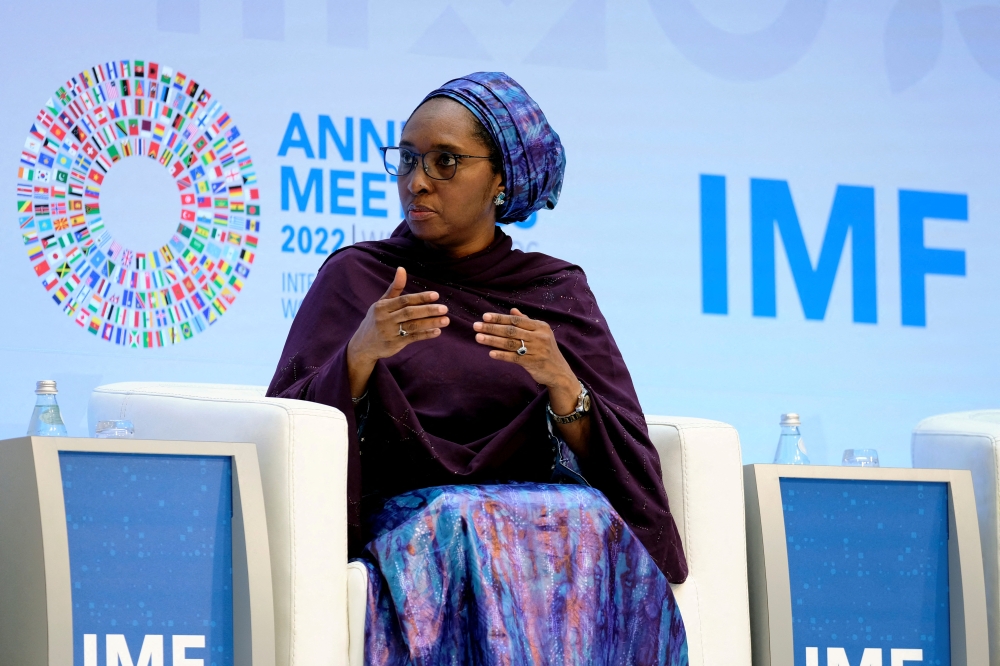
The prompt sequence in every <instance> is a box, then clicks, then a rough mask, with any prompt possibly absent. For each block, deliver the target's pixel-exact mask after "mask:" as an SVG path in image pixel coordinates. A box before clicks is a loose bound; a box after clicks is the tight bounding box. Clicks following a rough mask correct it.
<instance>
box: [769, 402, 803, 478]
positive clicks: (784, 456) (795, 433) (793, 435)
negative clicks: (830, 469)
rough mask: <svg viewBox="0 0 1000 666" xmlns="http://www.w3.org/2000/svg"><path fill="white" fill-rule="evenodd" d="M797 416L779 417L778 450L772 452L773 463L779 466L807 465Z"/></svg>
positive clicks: (785, 415)
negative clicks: (779, 434) (779, 435)
mask: <svg viewBox="0 0 1000 666" xmlns="http://www.w3.org/2000/svg"><path fill="white" fill-rule="evenodd" d="M799 425H800V422H799V415H798V414H782V415H781V437H779V438H778V449H777V450H776V451H775V452H774V462H775V463H776V464H779V465H808V464H809V456H808V455H806V445H805V442H803V441H802V433H801V432H799Z"/></svg>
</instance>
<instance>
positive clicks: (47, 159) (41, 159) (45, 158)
mask: <svg viewBox="0 0 1000 666" xmlns="http://www.w3.org/2000/svg"><path fill="white" fill-rule="evenodd" d="M52 162H53V159H52V156H51V155H48V154H46V153H42V154H40V155H39V156H38V163H39V164H41V165H42V166H45V167H51V166H52Z"/></svg>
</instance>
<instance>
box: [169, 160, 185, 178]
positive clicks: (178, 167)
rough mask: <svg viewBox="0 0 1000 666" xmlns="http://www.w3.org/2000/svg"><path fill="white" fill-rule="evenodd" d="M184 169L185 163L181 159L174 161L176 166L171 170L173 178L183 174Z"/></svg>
mask: <svg viewBox="0 0 1000 666" xmlns="http://www.w3.org/2000/svg"><path fill="white" fill-rule="evenodd" d="M182 171H184V165H183V164H181V161H180V160H177V161H176V162H174V166H173V168H172V169H171V170H170V175H171V176H172V177H173V178H176V177H177V176H179V175H180V174H181V172H182Z"/></svg>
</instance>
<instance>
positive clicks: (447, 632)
mask: <svg viewBox="0 0 1000 666" xmlns="http://www.w3.org/2000/svg"><path fill="white" fill-rule="evenodd" d="M371 523H372V526H373V529H372V534H373V535H374V539H373V540H372V541H371V543H369V544H368V546H367V547H366V548H365V554H364V558H363V559H362V561H363V562H364V564H365V566H366V567H367V568H368V610H367V614H366V619H365V663H366V664H370V665H372V666H411V665H412V666H445V665H447V666H471V665H476V666H501V665H503V666H522V665H523V666H538V665H542V664H560V665H561V666H569V665H580V666H583V665H584V664H587V665H597V666H600V665H603V664H606V665H608V666H610V665H612V664H614V665H618V664H620V665H621V666H636V665H646V664H656V665H663V666H686V664H687V663H688V659H687V640H686V636H685V633H684V623H683V621H682V620H681V615H680V611H679V610H678V608H677V604H676V603H675V602H674V596H673V593H672V592H671V589H670V585H669V584H668V583H667V580H666V578H665V577H664V576H663V574H662V573H661V572H660V570H659V569H657V567H656V564H654V562H653V560H652V558H651V557H650V556H649V554H648V553H647V552H646V549H645V548H644V547H643V545H642V544H641V543H640V542H639V540H638V539H636V537H635V535H633V534H632V532H631V530H630V529H629V528H628V527H627V526H626V524H625V522H624V521H623V520H622V519H621V518H620V517H619V516H618V514H617V513H616V512H615V510H614V509H613V508H612V507H611V505H610V504H609V503H608V501H607V499H606V498H605V497H604V495H602V494H601V493H600V492H599V491H597V490H595V489H593V488H589V487H586V486H578V485H548V484H510V485H495V486H494V485H491V486H441V487H436V488H425V489H422V490H417V491H413V492H409V493H404V494H403V495H399V496H397V497H394V498H392V499H391V500H389V501H388V502H387V503H386V505H385V506H384V508H383V509H382V510H381V511H380V512H379V513H378V514H377V515H375V516H373V518H372V520H371Z"/></svg>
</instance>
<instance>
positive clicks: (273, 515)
mask: <svg viewBox="0 0 1000 666" xmlns="http://www.w3.org/2000/svg"><path fill="white" fill-rule="evenodd" d="M117 418H126V419H130V420H131V421H133V423H134V424H135V437H136V438H137V439H166V440H171V439H172V440H201V441H222V442H253V443H255V444H256V445H257V455H258V458H259V460H260V468H261V476H262V479H261V480H262V482H263V488H264V504H265V510H266V513H267V531H268V540H269V542H270V550H271V581H272V587H273V590H274V619H275V633H276V636H275V648H276V655H275V657H276V659H275V663H276V664H278V665H279V666H297V665H301V666H305V665H309V666H312V665H314V664H316V665H323V666H341V665H342V664H344V663H345V656H346V655H347V646H348V634H347V569H346V565H347V504H346V502H345V501H344V497H345V489H346V486H347V422H346V419H345V418H344V416H343V414H341V413H340V412H339V411H338V410H336V409H333V408H332V407H327V406H325V405H319V404H315V403H310V402H303V401H299V400H281V399H276V398H265V397H264V387H260V386H230V385H215V384H180V383H149V382H143V383H140V382H130V383H122V384H110V385H107V386H100V387H98V388H97V389H95V390H94V392H93V394H91V398H90V405H89V409H88V419H89V421H90V429H91V432H93V431H94V426H95V424H96V423H97V421H102V420H107V419H117Z"/></svg>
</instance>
